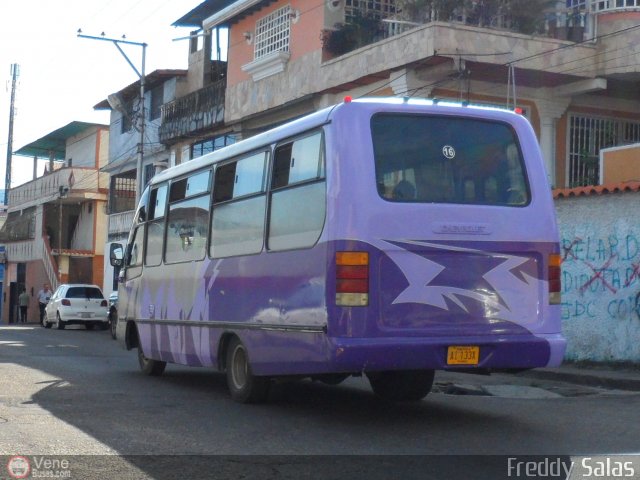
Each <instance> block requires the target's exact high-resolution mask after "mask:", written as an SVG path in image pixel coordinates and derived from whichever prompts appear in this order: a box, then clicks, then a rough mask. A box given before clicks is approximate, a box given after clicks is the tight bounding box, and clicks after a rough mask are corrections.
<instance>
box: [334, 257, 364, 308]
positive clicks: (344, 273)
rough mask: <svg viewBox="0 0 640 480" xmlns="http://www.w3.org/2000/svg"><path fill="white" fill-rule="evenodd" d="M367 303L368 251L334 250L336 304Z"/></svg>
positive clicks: (354, 305)
mask: <svg viewBox="0 0 640 480" xmlns="http://www.w3.org/2000/svg"><path fill="white" fill-rule="evenodd" d="M368 304H369V253H368V252H336V305H338V306H340V307H366V306H367V305H368Z"/></svg>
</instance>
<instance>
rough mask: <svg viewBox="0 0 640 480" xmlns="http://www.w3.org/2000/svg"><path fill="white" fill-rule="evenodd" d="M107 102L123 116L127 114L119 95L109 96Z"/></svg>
mask: <svg viewBox="0 0 640 480" xmlns="http://www.w3.org/2000/svg"><path fill="white" fill-rule="evenodd" d="M107 102H109V106H110V107H111V108H113V109H114V110H117V111H118V112H120V113H122V114H123V115H124V114H126V113H127V112H126V109H125V108H124V102H123V101H122V98H121V97H120V95H118V94H117V93H112V94H111V95H109V96H107Z"/></svg>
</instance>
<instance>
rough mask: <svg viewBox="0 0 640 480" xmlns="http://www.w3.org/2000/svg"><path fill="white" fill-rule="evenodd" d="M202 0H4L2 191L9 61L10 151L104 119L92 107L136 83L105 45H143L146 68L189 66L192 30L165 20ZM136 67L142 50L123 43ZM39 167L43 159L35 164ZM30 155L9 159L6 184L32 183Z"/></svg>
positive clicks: (0, 44) (0, 16) (0, 33)
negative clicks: (14, 73) (16, 72)
mask: <svg viewBox="0 0 640 480" xmlns="http://www.w3.org/2000/svg"><path fill="white" fill-rule="evenodd" d="M202 1H203V0H62V1H57V2H56V1H52V0H9V1H4V2H2V3H0V80H1V81H2V82H1V83H0V85H1V87H2V88H1V90H0V189H3V188H4V187H5V172H6V170H5V167H6V153H7V139H8V134H9V112H10V100H11V73H10V68H11V65H12V64H13V63H18V64H19V65H20V76H19V78H18V86H17V90H16V100H15V110H16V115H15V117H14V125H13V151H14V152H15V151H16V150H18V149H20V148H21V147H23V146H25V145H28V144H29V143H31V142H33V141H35V140H37V139H39V138H41V137H43V136H45V135H47V134H48V133H51V132H53V131H54V130H56V129H58V128H60V127H63V126H65V125H67V124H68V123H70V122H72V121H84V122H95V123H103V124H108V123H109V111H108V110H107V111H95V110H93V106H94V105H96V104H98V103H99V102H101V101H102V100H104V99H106V98H107V95H109V94H111V93H114V92H117V91H119V90H121V89H122V88H124V87H126V86H127V85H129V84H131V83H133V82H135V81H137V80H138V78H139V77H138V76H137V75H136V73H135V72H134V71H133V69H132V68H131V67H130V66H129V64H128V63H127V62H126V60H125V59H124V57H123V56H122V55H121V54H120V52H118V50H117V49H116V47H115V45H114V44H113V43H111V42H105V41H99V40H89V39H82V38H78V37H77V31H78V29H79V28H81V29H82V33H83V34H85V35H91V36H100V35H101V33H102V32H104V33H105V36H106V37H109V38H118V39H119V38H122V35H126V39H127V40H129V41H133V42H140V43H146V44H147V45H148V47H147V49H146V62H145V63H146V65H145V71H146V73H151V72H152V71H154V70H157V69H174V68H185V69H186V68H187V58H188V49H189V45H188V41H187V40H180V41H173V39H176V38H180V37H185V36H187V35H188V34H189V31H190V30H193V29H192V28H183V27H182V28H176V27H172V26H171V24H172V23H173V22H175V21H176V20H178V19H179V18H180V17H182V16H183V15H184V14H186V13H188V12H189V11H190V10H192V9H193V8H194V7H196V6H198V5H199V4H200V3H202ZM123 50H124V51H125V52H126V53H127V55H128V56H129V58H130V59H131V61H132V63H133V64H134V65H135V66H136V68H137V69H138V70H139V71H140V69H141V63H142V48H141V47H137V46H123ZM40 163H41V164H42V165H41V166H40V168H41V169H42V168H44V162H40ZM32 171H33V160H32V158H29V157H23V156H16V155H14V156H13V159H12V169H11V177H12V178H11V186H12V187H16V186H18V185H21V184H23V183H25V182H27V181H29V180H31V177H32Z"/></svg>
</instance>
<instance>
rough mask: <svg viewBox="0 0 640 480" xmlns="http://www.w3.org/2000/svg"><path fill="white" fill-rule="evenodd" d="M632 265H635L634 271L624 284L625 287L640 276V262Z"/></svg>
mask: <svg viewBox="0 0 640 480" xmlns="http://www.w3.org/2000/svg"><path fill="white" fill-rule="evenodd" d="M631 266H632V267H633V272H631V276H630V277H629V278H628V279H627V281H626V282H625V284H624V286H625V288H626V287H628V286H629V285H631V283H632V282H633V281H634V280H635V279H636V278H640V262H639V263H632V264H631Z"/></svg>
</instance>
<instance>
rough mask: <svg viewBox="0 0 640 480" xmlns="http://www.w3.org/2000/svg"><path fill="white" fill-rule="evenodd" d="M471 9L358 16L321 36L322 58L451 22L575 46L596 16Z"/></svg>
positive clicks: (495, 7) (496, 5)
mask: <svg viewBox="0 0 640 480" xmlns="http://www.w3.org/2000/svg"><path fill="white" fill-rule="evenodd" d="M633 1H637V2H640V0H633ZM409 3H410V2H409ZM450 3H451V5H454V4H456V3H460V2H456V1H455V0H452V1H451V2H450ZM445 4H446V2H445ZM470 5H471V6H470V7H467V8H452V7H451V6H450V7H449V8H447V7H446V6H445V7H443V8H441V9H440V10H438V9H433V10H431V9H425V8H415V9H414V10H411V9H409V10H407V11H406V12H401V11H399V12H398V13H395V14H394V15H391V16H388V17H380V18H379V17H378V16H377V15H372V14H368V13H366V12H364V13H362V12H356V13H355V14H353V15H350V16H349V17H348V18H349V20H348V22H347V23H344V24H338V25H336V27H335V28H333V29H328V30H325V31H323V32H322V42H323V58H324V59H325V60H329V59H331V58H335V57H338V56H341V55H344V54H346V53H349V52H351V51H353V50H357V49H359V48H362V47H365V46H367V45H370V44H373V43H376V42H380V41H382V40H385V39H388V38H391V37H394V36H396V35H401V34H404V33H405V32H407V31H409V30H411V29H413V28H416V27H420V26H423V25H426V24H429V23H432V22H450V23H452V24H454V25H455V24H457V25H460V26H471V27H480V28H483V29H489V30H495V31H502V32H511V33H519V34H525V35H532V36H536V37H548V38H554V39H558V40H569V41H573V42H582V41H583V40H586V39H588V38H589V36H590V35H591V28H590V26H591V25H592V23H593V15H592V14H591V13H590V12H589V11H587V10H585V9H584V8H582V9H579V8H563V9H553V10H549V9H543V8H537V9H536V8H533V7H531V8H530V9H527V11H523V12H521V11H517V10H514V9H512V8H510V7H509V4H508V3H506V4H500V3H499V2H493V6H492V2H488V3H487V5H482V4H480V3H471V4H470ZM540 5H543V4H540Z"/></svg>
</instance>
